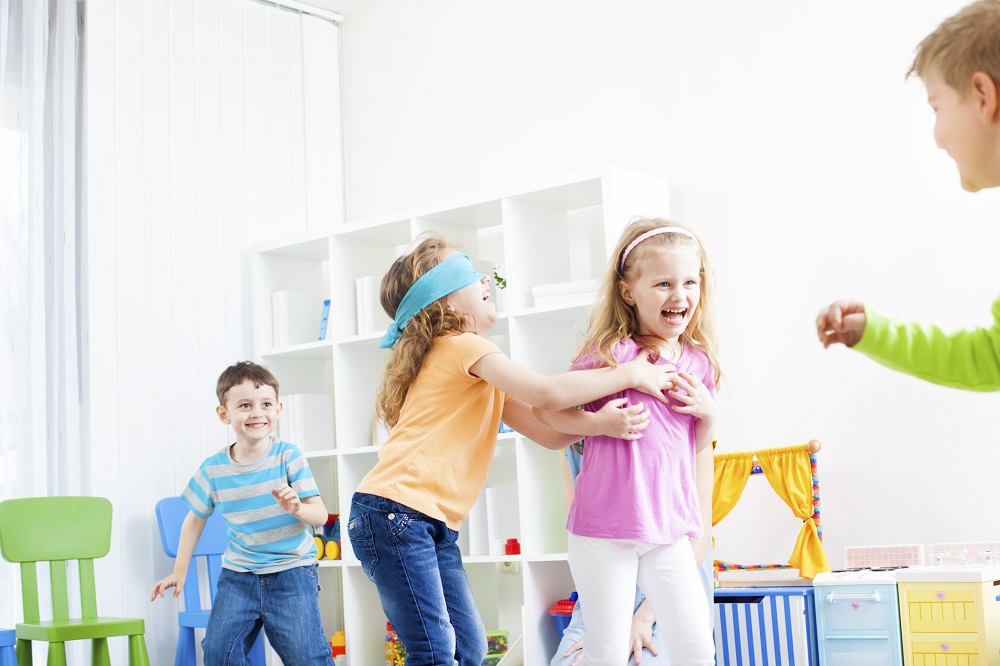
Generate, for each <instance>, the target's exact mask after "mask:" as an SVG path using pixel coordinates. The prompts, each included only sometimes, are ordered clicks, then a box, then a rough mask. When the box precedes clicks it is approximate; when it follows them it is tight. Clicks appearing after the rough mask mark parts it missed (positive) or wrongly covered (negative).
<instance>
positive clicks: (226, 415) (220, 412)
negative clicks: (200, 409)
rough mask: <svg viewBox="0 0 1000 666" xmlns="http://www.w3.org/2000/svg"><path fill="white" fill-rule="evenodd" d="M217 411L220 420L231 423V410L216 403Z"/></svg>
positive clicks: (227, 423)
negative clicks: (228, 410)
mask: <svg viewBox="0 0 1000 666" xmlns="http://www.w3.org/2000/svg"><path fill="white" fill-rule="evenodd" d="M215 413H216V414H218V415H219V420H220V421H222V422H223V423H225V424H226V425H229V412H227V411H226V408H225V407H224V406H223V405H216V407H215Z"/></svg>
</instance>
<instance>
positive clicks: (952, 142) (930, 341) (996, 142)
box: [816, 0, 1000, 391]
mask: <svg viewBox="0 0 1000 666" xmlns="http://www.w3.org/2000/svg"><path fill="white" fill-rule="evenodd" d="M909 74H916V75H917V76H919V77H920V78H921V79H923V81H924V84H925V85H926V87H927V101H928V103H929V104H930V105H931V108H932V109H934V115H935V122H934V139H935V141H937V144H938V146H939V147H941V148H943V149H944V150H945V151H946V152H947V153H948V155H950V156H951V158H952V159H953V160H955V164H956V165H957V166H958V173H959V176H960V177H961V181H962V187H963V188H965V189H966V190H968V191H969V192H977V191H979V190H981V189H984V188H988V187H997V186H1000V111H998V90H1000V0H978V1H977V2H973V3H972V4H971V5H968V6H967V7H965V8H964V9H962V10H961V11H960V12H958V13H957V14H955V15H954V16H952V17H951V18H949V19H947V20H945V21H944V22H943V23H942V24H941V25H940V26H938V28H937V29H936V30H935V31H934V32H932V33H931V34H930V35H928V36H927V37H926V38H925V39H924V40H923V41H922V42H920V45H919V46H918V47H917V56H916V58H915V59H914V61H913V66H912V67H911V68H910V71H909ZM816 333H817V334H818V335H819V339H820V342H822V343H823V346H824V347H829V346H830V345H832V344H836V343H841V344H844V345H847V346H848V347H852V348H854V349H856V350H858V351H860V352H863V353H864V354H866V355H868V356H869V357H871V358H873V359H875V360H876V361H878V362H879V363H882V364H883V365H885V366H887V367H889V368H892V369H893V370H898V371H900V372H905V373H907V374H910V375H913V376H914V377H918V378H920V379H924V380H926V381H929V382H934V383H936V384H942V385H944V386H951V387H955V388H964V389H969V390H973V391H997V390H1000V297H998V298H997V300H995V301H994V302H993V326H991V327H990V328H975V329H971V330H962V331H957V332H949V333H946V332H944V331H943V330H942V329H941V328H940V327H938V326H934V325H933V324H923V323H919V322H903V321H898V320H895V319H891V318H889V317H886V316H884V315H882V314H881V313H879V312H877V311H876V310H874V308H872V307H871V306H870V305H865V304H864V303H863V302H861V301H856V300H839V301H836V302H834V303H833V304H831V305H830V306H828V307H826V308H824V309H823V310H822V311H820V313H819V316H817V318H816Z"/></svg>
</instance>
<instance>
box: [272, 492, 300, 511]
mask: <svg viewBox="0 0 1000 666" xmlns="http://www.w3.org/2000/svg"><path fill="white" fill-rule="evenodd" d="M271 494H272V495H274V499H276V500H278V504H279V505H280V506H281V508H282V509H284V510H285V511H287V512H288V513H290V514H292V515H293V516H294V515H295V514H297V513H298V512H299V509H301V508H302V502H301V500H299V494H298V493H297V492H295V491H294V490H292V488H291V486H282V487H281V489H279V490H272V491H271Z"/></svg>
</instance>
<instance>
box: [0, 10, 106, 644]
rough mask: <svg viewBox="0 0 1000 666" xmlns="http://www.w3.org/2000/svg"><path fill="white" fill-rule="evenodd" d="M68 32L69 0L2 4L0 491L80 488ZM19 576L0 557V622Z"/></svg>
mask: <svg viewBox="0 0 1000 666" xmlns="http://www.w3.org/2000/svg"><path fill="white" fill-rule="evenodd" d="M77 30H78V21H77V3H76V0H0V499H7V498H10V497H23V496H31V495H45V494H48V495H59V494H74V493H85V492H86V488H85V487H84V484H85V481H84V480H83V478H82V476H81V475H80V474H79V473H78V470H80V469H81V466H80V464H79V461H80V457H81V455H82V454H83V451H84V448H83V447H84V442H85V439H86V438H85V437H84V436H83V428H82V427H81V419H80V414H81V410H80V390H79V387H80V361H79V359H80V354H79V351H78V350H79V346H80V344H81V339H80V335H79V330H80V312H81V293H82V292H81V288H80V287H81V286H80V284H79V275H80V271H79V266H78V263H79V247H80V226H79V219H78V215H77V210H78V209H79V206H78V205H77V194H76V193H77V175H78V173H79V169H78V164H79V159H78V152H79V151H78V148H77V144H78V142H77V131H76V127H77V113H76V110H77V106H78V90H79V89H80V86H79V85H78V67H77V62H78V56H77V54H78V51H79V40H78V38H77ZM17 579H18V577H17V575H16V572H15V570H14V567H13V566H12V565H9V564H7V563H4V562H0V627H12V626H13V624H14V621H15V619H16V618H17V617H20V606H21V601H20V593H19V591H18V587H17V585H18V583H17Z"/></svg>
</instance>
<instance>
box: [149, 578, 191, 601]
mask: <svg viewBox="0 0 1000 666" xmlns="http://www.w3.org/2000/svg"><path fill="white" fill-rule="evenodd" d="M170 588H174V599H176V598H177V597H179V596H180V594H181V590H182V589H183V588H184V579H183V578H181V577H180V576H178V575H177V574H170V575H169V576H167V577H166V578H164V579H163V580H161V581H160V582H158V583H157V584H156V585H154V586H153V594H152V596H150V597H149V600H150V601H156V597H162V596H163V593H164V592H166V591H167V590H169V589H170Z"/></svg>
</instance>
